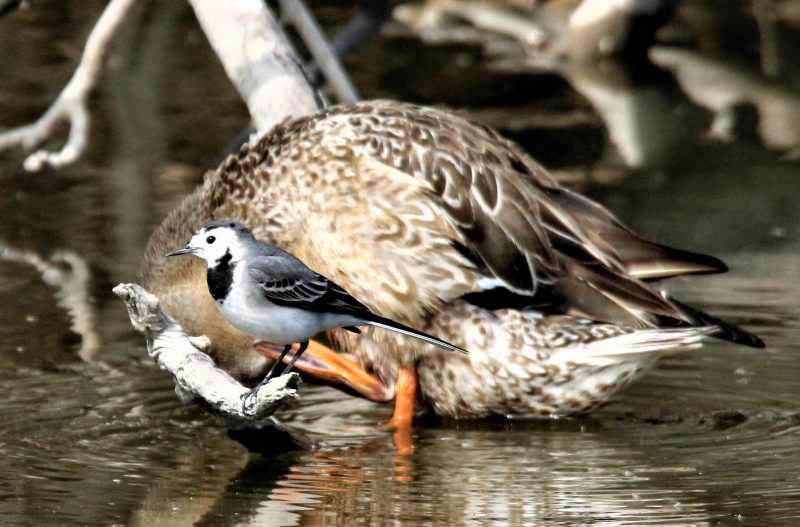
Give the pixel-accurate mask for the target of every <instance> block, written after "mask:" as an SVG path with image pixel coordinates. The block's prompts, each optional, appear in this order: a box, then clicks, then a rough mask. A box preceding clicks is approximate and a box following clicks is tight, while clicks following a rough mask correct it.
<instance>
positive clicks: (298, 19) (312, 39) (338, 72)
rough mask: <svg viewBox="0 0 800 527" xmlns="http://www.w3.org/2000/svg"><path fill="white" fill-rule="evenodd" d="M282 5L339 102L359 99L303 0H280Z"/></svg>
mask: <svg viewBox="0 0 800 527" xmlns="http://www.w3.org/2000/svg"><path fill="white" fill-rule="evenodd" d="M280 6H281V14H282V15H283V17H284V18H286V19H287V20H289V21H290V22H291V23H292V25H294V27H295V29H296V30H297V32H298V33H300V36H301V37H303V42H305V44H306V46H308V50H309V51H310V52H311V55H312V56H313V57H314V60H315V61H316V63H317V64H318V65H319V68H320V69H321V70H322V73H323V75H324V76H325V79H326V80H327V81H328V85H329V86H330V87H331V89H332V90H333V92H334V93H335V94H336V97H337V98H338V99H339V102H355V101H357V100H358V99H359V97H358V92H357V91H356V89H355V87H354V86H353V84H352V83H351V82H350V78H349V77H348V76H347V73H345V71H344V68H343V67H342V64H341V63H340V62H339V59H338V58H337V57H336V54H335V53H334V51H333V49H332V48H331V46H330V44H329V43H328V40H327V39H326V38H325V35H324V34H323V33H322V29H320V27H319V24H317V21H316V20H314V17H313V16H311V13H310V12H309V10H308V7H307V6H306V5H305V4H304V3H303V0H280Z"/></svg>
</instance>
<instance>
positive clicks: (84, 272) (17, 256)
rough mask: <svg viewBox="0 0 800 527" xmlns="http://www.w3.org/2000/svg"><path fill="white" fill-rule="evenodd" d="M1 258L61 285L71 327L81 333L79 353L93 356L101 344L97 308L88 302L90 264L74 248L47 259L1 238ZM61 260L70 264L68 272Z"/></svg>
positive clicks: (60, 294) (88, 358) (60, 295)
mask: <svg viewBox="0 0 800 527" xmlns="http://www.w3.org/2000/svg"><path fill="white" fill-rule="evenodd" d="M0 260H4V261H7V262H20V263H25V264H28V265H32V266H33V267H35V268H36V270H37V271H39V272H40V273H41V274H42V280H44V282H45V283H47V284H48V285H50V286H53V287H56V288H58V292H57V293H56V297H57V298H58V305H59V306H61V307H63V308H65V309H66V310H67V313H69V316H70V320H71V322H72V324H71V326H70V329H72V331H74V332H75V333H77V334H78V335H80V336H81V347H80V350H79V351H78V355H79V356H80V358H81V359H83V360H84V361H86V362H91V361H92V360H93V359H94V356H95V353H96V352H97V350H98V349H100V345H101V344H102V342H101V339H100V334H99V333H98V332H97V329H96V325H95V319H94V310H93V309H92V306H91V304H90V303H89V266H88V265H87V264H86V261H85V260H84V259H83V258H81V257H80V256H78V255H77V254H75V253H73V252H71V251H58V252H56V253H54V254H53V255H52V256H51V257H50V261H47V260H45V259H44V258H42V257H41V256H39V255H38V254H36V253H34V252H32V251H22V250H19V249H15V248H13V247H11V246H9V245H6V244H5V243H3V242H2V241H0ZM58 263H65V264H67V265H69V267H70V270H69V271H66V270H64V269H63V268H61V267H60V266H59V265H57V264H58Z"/></svg>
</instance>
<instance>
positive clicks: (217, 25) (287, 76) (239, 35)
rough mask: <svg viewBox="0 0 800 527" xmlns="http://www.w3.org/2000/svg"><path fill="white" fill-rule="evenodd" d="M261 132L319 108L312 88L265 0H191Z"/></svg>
mask: <svg viewBox="0 0 800 527" xmlns="http://www.w3.org/2000/svg"><path fill="white" fill-rule="evenodd" d="M189 3H190V4H191V5H192V8H193V9H194V13H195V15H196V16H197V20H198V21H199V22H200V26H201V27H202V28H203V31H204V32H205V34H206V38H208V41H209V42H210V43H211V47H212V48H214V51H215V52H216V54H217V56H218V57H219V59H220V61H222V65H223V67H224V68H225V72H226V73H227V74H228V77H229V78H230V79H231V81H232V82H233V84H234V86H236V89H237V90H238V91H239V95H241V96H242V99H244V101H245V103H246V104H247V108H248V110H249V111H250V116H251V117H252V118H253V123H254V124H255V126H256V129H257V130H258V132H259V133H263V132H266V131H267V130H269V129H270V128H272V127H273V126H274V125H276V124H277V123H279V122H281V121H283V120H284V119H286V118H287V117H301V116H303V115H306V114H309V113H311V112H313V111H315V110H316V109H317V99H316V97H315V94H314V90H313V89H312V88H311V86H309V85H308V82H307V81H306V78H305V76H304V75H303V72H302V70H301V68H300V62H299V59H298V57H297V54H295V52H294V50H293V49H292V47H291V46H290V45H289V42H288V41H287V40H286V37H285V35H284V34H283V31H282V30H281V28H280V26H279V25H278V23H277V22H276V21H275V18H274V17H273V16H272V13H270V12H269V9H267V7H266V4H265V2H264V1H263V0H237V1H235V2H221V1H220V0H189Z"/></svg>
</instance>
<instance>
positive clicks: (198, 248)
mask: <svg viewBox="0 0 800 527" xmlns="http://www.w3.org/2000/svg"><path fill="white" fill-rule="evenodd" d="M180 254H193V255H195V256H199V257H200V258H202V259H204V260H205V261H206V263H207V264H208V275H207V276H208V289H209V291H210V293H211V296H212V297H213V298H214V302H215V303H216V305H217V307H218V308H219V310H220V312H221V313H222V315H223V316H224V317H225V318H226V319H227V320H228V321H229V322H230V323H231V324H232V325H233V326H234V327H236V328H237V329H238V330H239V331H241V332H243V333H245V334H247V335H250V336H252V337H254V338H256V339H260V340H265V341H267V342H271V343H273V344H284V345H285V346H286V347H285V349H284V356H285V354H286V353H287V352H288V350H289V349H290V347H291V345H292V344H294V343H295V342H299V343H300V344H301V346H300V350H298V352H297V353H296V354H295V356H294V357H293V358H292V362H291V363H290V364H289V366H288V367H287V368H286V370H285V371H284V373H287V372H288V371H289V370H290V369H291V367H292V365H293V364H294V362H295V361H296V360H297V358H299V356H300V354H301V353H302V352H303V350H305V347H306V346H307V345H308V339H309V338H311V337H312V336H313V335H316V334H317V333H321V332H323V331H328V330H330V329H333V328H345V329H347V330H348V331H352V332H355V333H359V330H358V329H357V328H356V326H363V325H371V326H378V327H381V328H384V329H388V330H391V331H396V332H398V333H402V334H404V335H408V336H411V337H414V338H418V339H421V340H424V341H427V342H430V343H431V344H434V345H436V346H439V347H441V348H445V349H448V350H457V351H461V352H464V353H466V350H463V349H461V348H459V347H457V346H453V345H452V344H450V343H448V342H445V341H443V340H441V339H438V338H436V337H432V336H431V335H428V334H426V333H423V332H421V331H417V330H415V329H412V328H410V327H407V326H404V325H403V324H400V323H398V322H394V321H393V320H389V319H387V318H384V317H380V316H378V315H376V314H374V313H373V312H372V311H370V310H369V308H367V307H366V306H365V305H364V304H362V303H361V302H359V301H358V300H356V299H355V298H353V297H352V296H351V295H350V294H349V293H348V292H347V291H345V290H344V289H342V288H341V287H339V286H338V285H336V284H335V283H333V282H331V281H330V280H328V279H327V278H325V277H324V276H322V275H320V274H318V273H316V272H314V271H313V270H311V269H309V268H308V267H307V266H306V265H305V264H304V263H303V262H301V261H300V260H298V259H297V258H295V257H294V256H292V255H291V254H289V253H287V252H286V251H284V250H282V249H279V248H277V247H275V246H274V245H270V244H268V243H264V242H261V241H258V240H256V239H255V237H253V235H252V234H251V233H250V231H248V230H247V229H246V228H245V227H244V226H242V225H240V224H238V223H236V222H233V221H228V220H221V221H213V222H211V223H208V224H206V225H204V226H203V227H201V228H200V230H198V231H197V233H195V235H194V236H192V239H191V240H190V241H189V244H188V245H186V247H184V248H182V249H178V250H176V251H173V252H171V253H169V254H168V255H167V256H176V255H180ZM282 358H283V356H281V359H279V360H278V362H280V360H282ZM276 364H277V363H276ZM274 369H275V368H274V367H273V369H272V370H271V371H270V373H269V374H267V379H266V380H268V379H269V378H270V377H271V374H272V373H273V372H274Z"/></svg>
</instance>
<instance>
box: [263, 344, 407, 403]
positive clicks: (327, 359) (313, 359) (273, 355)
mask: <svg viewBox="0 0 800 527" xmlns="http://www.w3.org/2000/svg"><path fill="white" fill-rule="evenodd" d="M254 346H255V349H256V351H257V352H259V353H261V354H262V355H264V356H266V357H268V358H270V359H272V360H278V357H280V355H281V352H282V351H283V348H284V346H282V345H279V344H271V343H269V342H265V341H258V342H256V343H255V345H254ZM298 347H299V345H298V344H295V345H293V346H292V351H291V352H290V353H289V354H287V355H286V356H284V357H283V362H285V363H287V364H288V363H289V361H290V360H291V359H292V357H293V356H294V353H295V352H296V351H297V349H298ZM294 369H295V370H296V371H299V372H300V373H302V374H305V375H308V376H309V377H312V378H314V379H319V380H321V381H324V382H327V383H330V384H334V385H338V386H346V387H348V388H350V389H351V390H354V391H355V392H356V393H358V394H359V395H361V396H362V397H365V398H366V399H369V400H370V401H375V402H378V403H388V402H389V401H391V400H392V398H393V397H394V393H392V389H391V388H390V387H388V386H386V385H385V384H383V383H382V382H381V381H380V379H378V378H377V377H376V376H374V375H372V374H371V373H369V372H367V371H366V370H364V368H362V367H361V365H360V364H358V363H356V362H355V361H352V360H350V359H348V358H347V357H345V356H343V355H341V354H339V353H336V352H335V351H333V350H332V349H330V348H329V347H327V346H324V345H322V344H320V343H319V342H317V341H316V340H311V341H309V342H308V348H307V349H306V351H305V352H304V353H303V355H301V356H300V358H299V359H298V361H297V362H296V363H295V365H294ZM414 389H415V390H416V387H415V388H414ZM412 411H413V406H412Z"/></svg>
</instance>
